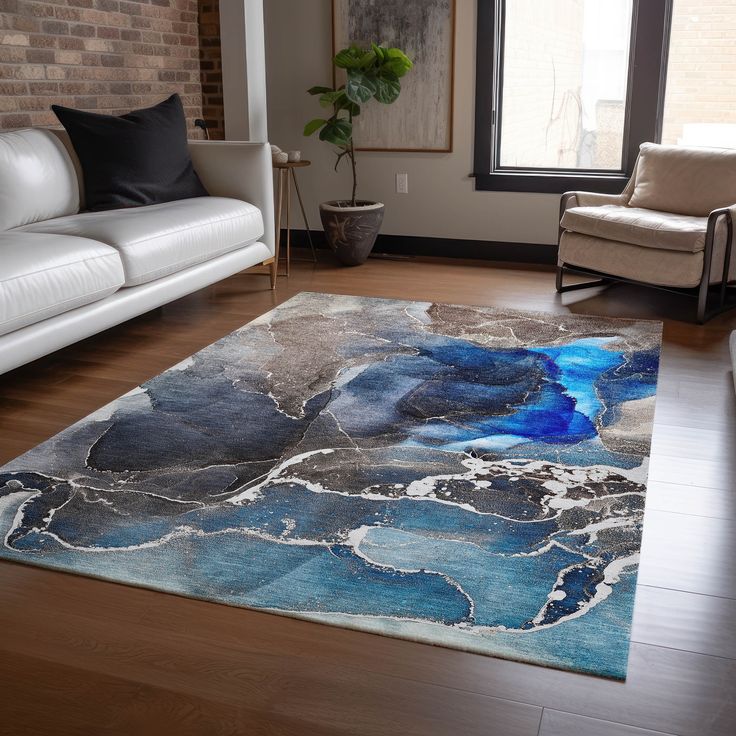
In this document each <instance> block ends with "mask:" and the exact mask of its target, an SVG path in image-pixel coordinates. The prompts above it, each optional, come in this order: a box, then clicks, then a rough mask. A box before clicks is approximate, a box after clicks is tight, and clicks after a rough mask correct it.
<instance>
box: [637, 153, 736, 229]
mask: <svg viewBox="0 0 736 736" xmlns="http://www.w3.org/2000/svg"><path fill="white" fill-rule="evenodd" d="M633 184H634V188H633V192H632V194H631V199H630V200H629V203H628V204H629V206H630V207H644V208H645V209H649V210H661V211H663V212H673V213H677V214H680V215H694V216H696V217H706V216H707V215H708V214H710V213H711V212H712V211H713V210H715V209H718V208H720V207H729V206H730V205H732V204H736V150H734V149H730V148H695V147H687V146H662V145H658V144H656V143H642V145H641V149H640V151H639V159H638V161H637V164H636V170H635V172H634V182H633Z"/></svg>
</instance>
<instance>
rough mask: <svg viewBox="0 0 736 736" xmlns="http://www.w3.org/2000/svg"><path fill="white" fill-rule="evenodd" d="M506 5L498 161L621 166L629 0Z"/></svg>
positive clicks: (514, 1)
mask: <svg viewBox="0 0 736 736" xmlns="http://www.w3.org/2000/svg"><path fill="white" fill-rule="evenodd" d="M683 1H684V0H683ZM735 1H736V0H735ZM690 3H691V4H693V5H695V4H696V3H695V2H694V0H690ZM504 12H505V23H504V27H503V29H502V31H501V32H502V35H503V46H502V56H503V58H502V60H501V65H500V69H501V79H500V82H501V86H500V98H501V99H500V100H499V103H500V104H499V105H498V107H499V109H498V110H497V112H496V115H497V125H498V126H499V127H500V136H499V143H500V145H499V150H498V155H497V164H498V165H499V166H500V167H501V168H516V167H519V168H530V169H558V168H559V169H588V170H604V171H608V170H611V171H620V170H621V169H622V166H623V164H622V159H623V144H624V130H625V117H626V90H627V81H628V77H629V43H630V39H631V15H632V0H544V2H540V1H539V0H507V1H506V2H505V3H504ZM724 42H725V38H724ZM733 58H734V59H735V60H736V56H734V57H733ZM735 114H736V113H735Z"/></svg>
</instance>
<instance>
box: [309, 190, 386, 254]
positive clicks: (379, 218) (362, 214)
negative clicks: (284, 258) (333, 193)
mask: <svg viewBox="0 0 736 736" xmlns="http://www.w3.org/2000/svg"><path fill="white" fill-rule="evenodd" d="M383 210H384V205H383V204H382V203H381V202H366V201H362V200H358V202H357V205H356V206H355V207H351V206H350V203H349V202H346V201H334V202H323V203H322V204H321V205H320V206H319V215H320V217H321V218H322V227H323V228H324V230H325V237H326V238H327V243H328V245H329V246H330V248H332V250H333V251H334V253H335V255H336V256H337V258H338V260H339V261H340V263H342V264H343V265H344V266H360V264H361V263H365V262H366V259H367V258H368V256H369V255H370V253H371V251H372V250H373V246H374V245H375V242H376V237H377V236H378V231H379V230H380V229H381V223H382V222H383Z"/></svg>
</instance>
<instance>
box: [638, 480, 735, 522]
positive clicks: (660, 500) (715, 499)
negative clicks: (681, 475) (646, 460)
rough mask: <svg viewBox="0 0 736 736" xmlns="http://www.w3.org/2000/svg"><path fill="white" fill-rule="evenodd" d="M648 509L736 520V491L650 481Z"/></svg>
mask: <svg viewBox="0 0 736 736" xmlns="http://www.w3.org/2000/svg"><path fill="white" fill-rule="evenodd" d="M646 504H647V506H646V507H647V508H648V509H652V510H653V511H670V512H672V513H677V514H692V515H694V516H711V517H714V518H717V519H729V520H731V521H732V522H733V521H734V520H735V519H736V493H734V492H733V489H726V488H703V487H701V486H686V485H683V484H681V483H663V482H662V481H656V480H650V481H649V483H648V484H647V501H646Z"/></svg>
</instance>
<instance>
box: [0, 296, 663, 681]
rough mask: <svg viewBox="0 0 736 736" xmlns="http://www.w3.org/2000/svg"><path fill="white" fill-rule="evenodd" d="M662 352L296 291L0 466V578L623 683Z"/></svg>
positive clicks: (512, 323)
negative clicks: (205, 603)
mask: <svg viewBox="0 0 736 736" xmlns="http://www.w3.org/2000/svg"><path fill="white" fill-rule="evenodd" d="M660 330H661V326H660V324H659V323H653V322H636V321H629V320H614V319H605V318H597V317H584V316H576V315H569V314H568V315H553V314H541V313H532V312H528V313H524V312H511V311H508V310H499V309H493V308H485V307H468V306H452V305H443V304H431V303H419V302H402V301H394V300H383V299H369V298H358V297H349V296H333V295H328V294H308V293H305V294H300V295H299V296H297V297H295V298H294V299H291V300H290V301H288V302H286V303H285V304H283V305H282V306H280V307H278V308H277V309H275V310H273V311H272V312H269V313H268V314H265V315H263V316H262V317H260V318H259V319H257V320H255V321H254V322H251V323H250V324H248V325H246V326H245V327H243V328H242V329H240V330H238V331H236V332H233V333H232V334H230V335H228V336H227V337H225V338H223V339H222V340H219V341H218V342H216V343H214V344H213V345H210V346H209V347H208V348H206V349H204V350H202V351H201V352H199V353H197V354H196V355H194V356H192V357H191V358H189V359H187V360H186V361H184V362H183V363H181V364H179V365H177V366H175V367H174V368H172V369H170V370H168V371H166V372H165V373H162V374H161V375H159V376H157V377H155V378H153V379H151V380H150V381H148V382H147V383H146V384H144V385H143V386H141V387H139V388H137V389H135V390H133V391H131V392H130V393H128V394H126V395H125V396H123V397H121V398H120V399H118V400H117V401H114V402H113V403H111V404H109V405H108V406H106V407H104V408H102V409H100V410H99V411H97V412H96V413H94V414H92V415H90V416H89V417H87V418H85V419H83V420H82V421H80V422H78V423H77V424H75V425H74V426H72V427H70V428H69V429H67V430H65V431H64V432H61V433H60V434H58V435H57V436H55V437H53V438H52V439H50V440H48V441H47V442H45V443H44V444H42V445H40V446H38V447H36V448H35V449H33V450H31V451H30V452H28V453H27V454H25V455H23V456H22V457H20V458H18V459H16V460H14V461H13V462H11V463H10V464H8V465H6V466H5V467H4V468H2V469H0V532H1V533H2V536H3V539H4V544H3V546H2V550H1V551H0V556H2V557H3V558H5V559H9V560H14V561H17V562H27V563H32V564H37V565H41V566H45V567H50V568H56V569H61V570H66V571H73V572H77V573H81V574H85V575H92V576H96V577H100V578H105V579H110V580H115V581H120V582H126V583H130V584H134V585H141V586H145V587H151V588H155V589H159V590H164V591H170V592H175V593H180V594H183V595H187V596H192V597H196V598H203V599H206V600H212V601H218V602H223V603H229V604H233V605H239V606H247V607H252V608H257V609H263V610H267V611H271V612H276V613H282V614H286V615H292V616H297V617H301V618H307V619H310V620H315V621H320V622H323V623H328V624H334V625H338V626H346V627H351V628H356V629H361V630H365V631H371V632H377V633H381V634H387V635H392V636H398V637H403V638H408V639H414V640H417V641H422V642H429V643H433V644H441V645H445V646H450V647H455V648H460V649H465V650H468V651H472V652H479V653H483V654H493V655H498V656H502V657H508V658H512V659H517V660H522V661H526V662H533V663H538V664H545V665H549V666H554V667H560V668H563V669H571V670H576V671H580V672H588V673H594V674H598V675H603V676H608V677H614V678H623V677H625V673H626V662H627V653H628V646H629V633H630V625H631V614H632V607H633V599H634V589H635V584H636V571H637V562H638V555H639V547H640V538H641V525H642V516H643V508H644V495H645V483H646V470H647V455H648V451H649V444H650V438H651V431H652V419H653V411H654V394H655V388H656V377H657V364H658V357H659V347H660ZM50 605H51V606H53V602H50Z"/></svg>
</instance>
